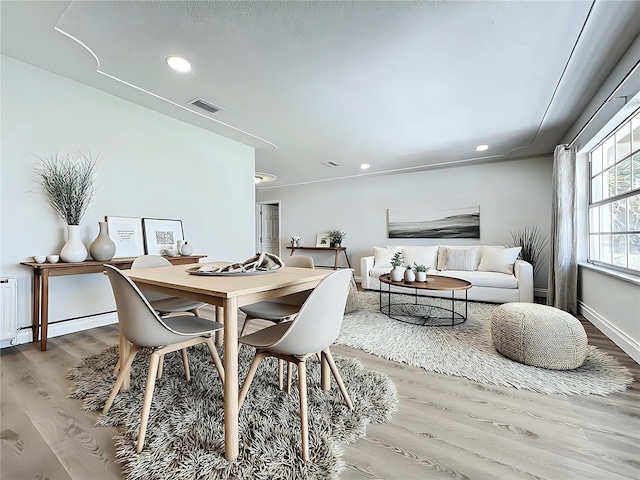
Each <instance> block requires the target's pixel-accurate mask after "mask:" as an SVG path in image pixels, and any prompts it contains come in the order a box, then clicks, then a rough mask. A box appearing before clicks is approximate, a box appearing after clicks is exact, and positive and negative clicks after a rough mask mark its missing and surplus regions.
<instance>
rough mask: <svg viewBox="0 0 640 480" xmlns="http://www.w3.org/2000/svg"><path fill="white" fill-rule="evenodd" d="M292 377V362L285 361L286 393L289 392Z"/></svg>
mask: <svg viewBox="0 0 640 480" xmlns="http://www.w3.org/2000/svg"><path fill="white" fill-rule="evenodd" d="M292 378H293V364H292V363H291V362H287V393H288V394H291V379H292Z"/></svg>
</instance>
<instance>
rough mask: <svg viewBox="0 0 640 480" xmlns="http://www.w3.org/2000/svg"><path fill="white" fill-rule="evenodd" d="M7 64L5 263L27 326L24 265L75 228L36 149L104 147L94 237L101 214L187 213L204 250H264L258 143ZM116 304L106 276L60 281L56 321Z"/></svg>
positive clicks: (227, 254)
mask: <svg viewBox="0 0 640 480" xmlns="http://www.w3.org/2000/svg"><path fill="white" fill-rule="evenodd" d="M1 66H2V72H1V75H2V77H1V78H2V125H1V132H2V146H1V154H2V157H1V162H2V163H1V166H0V175H1V186H2V190H1V193H0V198H1V200H2V206H1V212H2V218H1V237H0V238H1V246H0V268H1V275H2V276H15V277H17V279H18V323H19V326H27V325H30V324H31V314H30V308H31V270H30V269H29V268H27V267H24V266H20V265H19V262H21V261H26V260H29V259H30V257H31V256H32V255H36V254H43V255H46V254H51V253H59V251H60V249H61V248H62V246H63V244H64V234H65V224H64V222H63V221H62V220H61V219H60V218H59V217H58V216H57V215H56V214H55V213H54V211H53V210H52V208H51V207H50V206H49V205H48V204H47V202H46V198H45V197H44V195H42V194H41V193H40V187H39V185H38V184H37V183H36V182H35V181H34V175H33V168H34V166H36V164H37V163H38V159H37V158H36V157H35V156H34V155H37V156H41V157H42V156H45V155H51V154H55V153H56V152H60V153H63V154H66V153H72V154H73V153H76V152H77V151H78V150H82V151H84V152H87V151H88V150H91V152H92V153H93V154H101V155H104V159H103V160H102V162H101V163H100V165H99V169H98V191H97V197H96V201H95V203H94V206H93V208H92V209H91V210H90V211H89V212H88V214H87V215H86V216H85V217H84V219H83V221H82V237H83V240H84V242H85V244H86V245H87V246H88V245H89V244H90V243H91V241H92V240H93V239H94V238H95V237H96V235H97V234H98V223H97V222H98V221H99V220H103V219H104V216H105V215H121V216H132V217H156V218H171V219H181V220H182V222H183V228H184V234H185V237H186V239H187V240H188V241H190V242H191V243H192V244H193V246H194V253H195V254H204V255H208V256H209V259H210V260H217V259H225V260H226V259H229V260H242V259H245V258H248V257H249V256H251V255H252V254H253V253H255V252H254V248H255V247H254V228H255V226H254V204H255V196H254V182H253V176H254V150H253V149H252V148H250V147H248V146H245V145H242V144H240V143H238V142H235V141H232V140H229V139H226V138H224V137H221V136H218V135H216V134H213V133H211V132H208V131H206V130H203V129H200V128H197V127H193V126H191V125H188V124H185V123H183V122H180V121H178V120H174V119H171V118H169V117H166V116H164V115H161V114H159V113H156V112H153V111H151V110H148V109H145V108H143V107H140V106H137V105H134V104H132V103H129V102H126V101H124V100H121V99H118V98H116V97H113V96H111V95H108V94H106V93H103V92H100V91H98V90H95V89H93V88H90V87H87V86H85V85H83V84H80V83H77V82H74V81H71V80H68V79H66V78H64V77H60V76H58V75H54V74H52V73H49V72H47V71H44V70H41V69H38V68H35V67H33V66H30V65H28V64H26V63H23V62H20V61H17V60H15V59H12V58H10V57H7V56H4V55H3V56H2V57H1ZM114 307H115V306H114V302H113V296H112V293H111V289H110V287H109V284H108V281H107V280H106V278H105V277H103V276H102V275H96V274H91V275H78V276H68V277H56V278H52V279H51V281H50V316H49V317H50V321H52V322H53V321H56V320H61V319H68V318H74V317H82V316H87V315H92V314H96V313H99V312H107V311H110V310H113V309H114ZM113 318H115V317H114V316H113V315H111V316H110V321H113ZM70 323H73V322H70ZM76 323H77V324H80V323H82V322H76ZM78 328H80V327H78ZM64 329H65V330H73V327H72V326H71V327H70V326H69V323H67V324H64ZM58 331H59V332H60V331H62V330H61V329H58ZM27 332H28V330H25V331H24V332H23V333H24V335H26V334H27ZM52 333H53V335H55V333H56V328H55V327H53V329H52ZM24 335H22V337H23V339H24Z"/></svg>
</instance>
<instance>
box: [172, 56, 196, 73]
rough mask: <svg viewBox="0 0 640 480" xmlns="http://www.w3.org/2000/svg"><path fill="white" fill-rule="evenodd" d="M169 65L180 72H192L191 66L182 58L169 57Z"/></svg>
mask: <svg viewBox="0 0 640 480" xmlns="http://www.w3.org/2000/svg"><path fill="white" fill-rule="evenodd" d="M167 64H169V66H170V67H171V68H173V69H174V70H176V71H178V72H190V71H191V64H190V63H189V62H188V61H187V60H186V59H184V58H182V57H168V58H167Z"/></svg>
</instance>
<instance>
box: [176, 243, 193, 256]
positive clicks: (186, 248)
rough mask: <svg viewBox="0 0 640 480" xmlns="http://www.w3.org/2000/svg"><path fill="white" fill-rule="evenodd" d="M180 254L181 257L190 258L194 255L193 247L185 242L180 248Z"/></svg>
mask: <svg viewBox="0 0 640 480" xmlns="http://www.w3.org/2000/svg"><path fill="white" fill-rule="evenodd" d="M178 253H180V255H184V256H185V257H188V256H189V255H191V254H192V253H193V247H192V246H191V244H190V243H189V242H184V243H183V244H182V246H181V247H180V251H179V252H178Z"/></svg>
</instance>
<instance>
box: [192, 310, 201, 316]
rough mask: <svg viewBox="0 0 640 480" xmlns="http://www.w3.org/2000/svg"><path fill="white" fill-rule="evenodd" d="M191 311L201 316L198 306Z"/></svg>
mask: <svg viewBox="0 0 640 480" xmlns="http://www.w3.org/2000/svg"><path fill="white" fill-rule="evenodd" d="M191 313H193V314H194V315H195V316H196V317H199V316H200V310H198V309H197V308H194V309H193V310H191Z"/></svg>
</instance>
